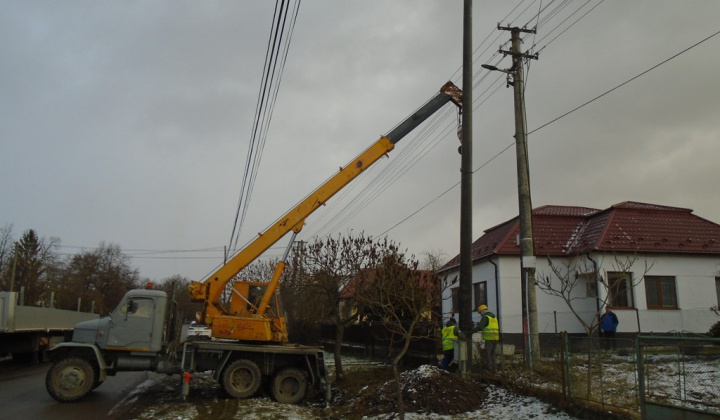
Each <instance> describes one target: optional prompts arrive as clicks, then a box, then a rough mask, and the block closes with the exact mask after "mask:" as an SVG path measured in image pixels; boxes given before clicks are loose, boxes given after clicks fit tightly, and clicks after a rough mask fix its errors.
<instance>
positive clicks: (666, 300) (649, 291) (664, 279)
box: [645, 276, 678, 309]
mask: <svg viewBox="0 0 720 420" xmlns="http://www.w3.org/2000/svg"><path fill="white" fill-rule="evenodd" d="M645 295H646V296H647V306H648V309H677V307H678V305H677V293H676V291H675V277H671V276H645Z"/></svg>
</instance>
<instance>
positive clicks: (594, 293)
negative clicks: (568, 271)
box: [575, 272, 598, 298]
mask: <svg viewBox="0 0 720 420" xmlns="http://www.w3.org/2000/svg"><path fill="white" fill-rule="evenodd" d="M575 277H576V278H577V279H578V281H582V282H584V283H585V296H583V297H586V298H596V297H598V285H597V273H595V272H590V273H576V274H575ZM579 284H582V283H579ZM580 293H582V291H581V292H580Z"/></svg>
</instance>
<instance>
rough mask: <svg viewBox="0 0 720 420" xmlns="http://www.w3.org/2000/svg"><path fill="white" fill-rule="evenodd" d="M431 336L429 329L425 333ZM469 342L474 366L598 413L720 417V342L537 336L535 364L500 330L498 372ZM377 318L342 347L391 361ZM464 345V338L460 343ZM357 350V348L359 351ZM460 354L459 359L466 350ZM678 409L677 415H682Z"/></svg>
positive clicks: (519, 340)
mask: <svg viewBox="0 0 720 420" xmlns="http://www.w3.org/2000/svg"><path fill="white" fill-rule="evenodd" d="M427 332H428V333H431V331H427ZM322 335H323V337H325V338H326V339H330V338H334V326H323V334H322ZM474 338H475V339H476V340H477V341H471V342H467V343H466V344H467V345H471V346H472V352H471V354H472V360H471V363H470V369H471V371H476V372H477V371H479V372H481V375H483V376H485V377H487V378H491V379H493V380H496V381H500V382H503V383H505V384H506V385H508V386H510V387H513V388H515V389H518V390H523V389H528V390H529V389H532V390H534V391H537V390H540V391H543V392H547V393H552V394H555V395H559V396H561V397H562V398H563V399H564V400H565V401H568V402H582V403H583V405H585V406H587V407H589V408H592V409H596V410H599V411H607V410H611V411H613V412H616V413H625V414H627V417H637V416H638V415H641V416H642V417H643V418H644V419H654V418H693V419H705V418H708V419H710V418H713V419H717V418H718V417H719V416H720V339H717V338H715V339H713V338H709V337H700V336H698V335H693V336H680V335H664V336H642V335H640V336H636V337H631V338H630V337H621V338H614V339H606V338H599V337H597V336H592V337H587V336H583V335H570V334H566V333H558V334H540V335H539V337H538V339H539V343H540V354H539V356H538V357H535V358H533V360H532V361H531V363H529V364H528V362H527V361H526V360H525V358H524V352H523V347H524V346H525V345H526V343H527V340H526V338H527V337H523V336H522V335H517V334H502V335H501V341H500V342H499V343H498V346H497V351H496V363H495V364H496V369H495V370H494V371H492V372H490V371H488V370H487V368H488V366H487V363H486V361H485V360H484V352H483V350H484V343H483V342H482V341H481V340H479V338H480V337H479V334H476V335H475V336H474ZM399 344H400V343H399V342H398V341H397V340H394V339H393V337H392V335H388V334H387V332H386V331H384V326H383V325H382V324H380V323H375V324H360V325H355V326H350V327H348V328H346V329H345V334H344V337H343V351H346V350H347V351H353V350H354V351H355V354H356V355H358V356H361V357H362V356H364V357H369V358H375V359H378V358H379V359H389V358H390V357H391V356H394V354H395V352H394V350H393V348H394V347H396V346H399ZM461 344H462V343H461ZM358 352H359V353H358ZM457 353H458V354H457V355H456V359H458V360H459V361H460V362H461V363H465V362H466V361H463V360H462V356H461V354H464V351H462V350H459V351H458V352H457ZM438 354H441V351H440V349H439V345H438V341H437V340H432V339H422V340H416V341H413V343H412V345H411V350H410V353H409V354H408V358H410V359H412V358H414V359H415V361H414V363H411V365H412V364H416V363H433V360H434V361H437V358H436V357H437V355H438ZM678 413H680V414H678Z"/></svg>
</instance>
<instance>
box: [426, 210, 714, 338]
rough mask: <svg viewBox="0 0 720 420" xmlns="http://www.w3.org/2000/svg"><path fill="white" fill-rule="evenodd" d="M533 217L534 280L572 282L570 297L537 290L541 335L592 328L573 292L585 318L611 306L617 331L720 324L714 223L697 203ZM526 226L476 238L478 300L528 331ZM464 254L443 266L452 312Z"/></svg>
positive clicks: (511, 326)
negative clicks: (523, 259) (523, 260)
mask: <svg viewBox="0 0 720 420" xmlns="http://www.w3.org/2000/svg"><path fill="white" fill-rule="evenodd" d="M532 220H533V240H534V245H535V256H536V278H538V279H546V280H547V281H548V282H549V283H548V284H550V285H551V286H552V287H553V288H560V287H561V284H562V282H561V280H563V279H565V280H571V283H572V284H573V288H572V290H571V291H570V292H569V293H568V295H567V296H568V299H563V298H561V297H558V296H555V295H552V294H548V293H545V292H543V291H542V290H540V289H539V288H538V289H537V290H536V291H537V310H538V329H539V332H540V333H552V332H559V331H567V332H571V333H582V332H584V331H585V330H584V328H583V326H582V323H580V321H579V320H578V319H577V318H576V317H575V316H574V315H573V314H572V313H571V311H570V308H569V306H568V303H567V302H566V300H570V301H571V304H572V305H573V309H574V310H575V311H576V312H577V313H578V314H579V315H580V316H581V317H582V319H583V320H584V321H585V322H586V323H587V324H588V325H593V324H595V325H596V324H597V318H598V316H599V315H600V314H601V313H602V312H604V305H605V304H608V305H610V306H612V307H613V311H614V312H615V314H616V315H617V316H618V318H619V320H620V325H619V327H618V333H637V332H644V333H646V332H656V333H668V332H692V333H705V332H707V331H708V330H709V328H710V326H711V325H712V324H714V323H715V322H717V316H716V315H715V314H714V313H713V312H712V311H710V310H709V308H710V307H711V306H715V305H719V304H720V302H719V301H720V225H718V224H717V223H714V222H711V221H709V220H706V219H703V218H702V217H699V216H697V215H695V214H693V211H692V210H691V209H687V208H679V207H668V206H662V205H657V204H646V203H638V202H632V201H627V202H622V203H618V204H615V205H612V206H611V207H609V208H607V209H604V210H599V209H593V208H587V207H573V206H552V205H550V206H543V207H538V208H535V209H533V212H532ZM519 233H520V223H519V218H518V217H515V218H513V219H510V220H508V221H506V222H504V223H501V224H499V225H497V226H494V227H491V228H489V229H487V230H486V231H485V232H484V234H483V235H482V236H481V237H480V238H479V239H477V240H476V241H475V242H474V243H473V246H472V259H473V270H472V277H473V278H472V283H473V287H472V298H471V302H472V303H473V306H474V307H477V306H479V305H480V304H486V305H488V307H489V308H490V310H491V311H493V312H495V313H496V314H498V315H499V321H500V327H501V329H502V331H503V332H505V333H520V332H522V296H521V293H522V292H521V290H522V288H521V269H520V246H519V244H518V238H519ZM459 262H460V257H459V255H458V256H456V257H455V258H453V259H452V260H450V261H449V262H448V263H447V264H445V265H444V266H443V267H442V268H441V269H440V270H439V274H440V276H441V278H442V279H443V281H444V282H445V288H444V292H443V293H444V296H443V301H442V302H443V303H442V305H443V307H442V312H443V316H444V317H445V318H447V317H449V316H451V315H455V314H457V313H458V307H457V305H458V299H457V294H458V293H459ZM563 270H564V271H563ZM474 316H475V317H477V318H478V319H475V321H479V316H478V315H477V314H475V315H474Z"/></svg>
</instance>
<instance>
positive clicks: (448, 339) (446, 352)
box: [440, 318, 464, 369]
mask: <svg viewBox="0 0 720 420" xmlns="http://www.w3.org/2000/svg"><path fill="white" fill-rule="evenodd" d="M456 324H457V322H455V318H450V319H448V321H447V323H445V328H443V329H442V349H443V361H442V363H441V364H440V369H447V368H448V366H450V363H451V362H452V361H453V359H454V358H455V342H456V341H457V340H458V338H462V337H464V336H463V334H462V333H461V332H460V330H459V329H458V327H457V325H456Z"/></svg>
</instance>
